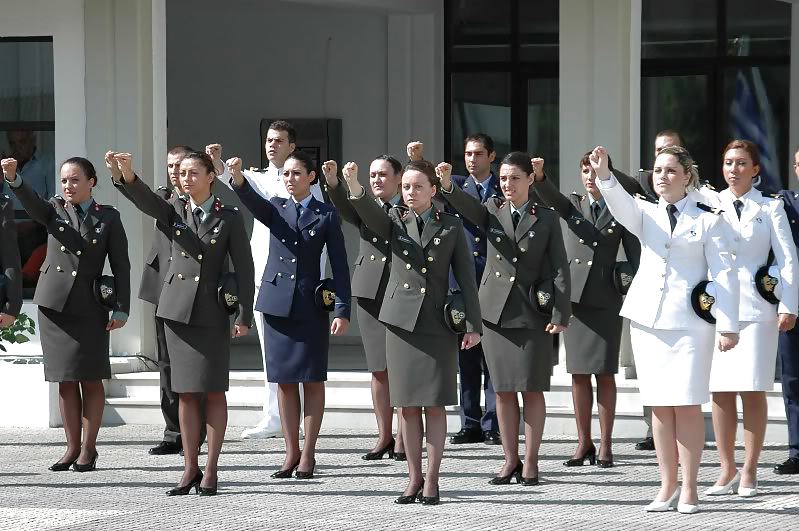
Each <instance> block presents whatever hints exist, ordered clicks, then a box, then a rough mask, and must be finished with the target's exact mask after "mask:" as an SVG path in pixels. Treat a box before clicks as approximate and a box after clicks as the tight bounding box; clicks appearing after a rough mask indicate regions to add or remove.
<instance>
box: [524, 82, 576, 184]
mask: <svg viewBox="0 0 799 531" xmlns="http://www.w3.org/2000/svg"><path fill="white" fill-rule="evenodd" d="M559 102H560V98H559V85H558V79H557V78H549V79H530V80H528V82H527V151H528V152H529V153H530V154H531V155H533V156H534V157H542V158H543V159H545V168H546V171H547V175H552V178H553V180H554V181H555V182H556V183H557V182H559V176H560V164H559V162H560V141H559V139H560V136H559V135H560V127H559V123H560V108H559ZM567 167H568V165H567ZM575 168H576V161H575Z"/></svg>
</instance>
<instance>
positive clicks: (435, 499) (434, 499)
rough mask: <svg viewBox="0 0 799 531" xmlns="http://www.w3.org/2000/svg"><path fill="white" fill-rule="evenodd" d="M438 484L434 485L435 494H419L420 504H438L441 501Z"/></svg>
mask: <svg viewBox="0 0 799 531" xmlns="http://www.w3.org/2000/svg"><path fill="white" fill-rule="evenodd" d="M439 494H440V493H439V491H438V485H436V495H435V496H424V495H423V494H421V491H420V494H419V501H420V502H421V503H422V505H438V504H439V503H441V496H440V495H439Z"/></svg>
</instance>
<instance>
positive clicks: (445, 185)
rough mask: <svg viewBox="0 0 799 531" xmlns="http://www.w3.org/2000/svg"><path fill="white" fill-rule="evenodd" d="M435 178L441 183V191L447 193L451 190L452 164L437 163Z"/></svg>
mask: <svg viewBox="0 0 799 531" xmlns="http://www.w3.org/2000/svg"><path fill="white" fill-rule="evenodd" d="M436 177H438V179H439V180H440V181H441V189H442V190H444V191H447V192H449V191H450V190H452V164H450V163H449V162H439V163H438V166H436Z"/></svg>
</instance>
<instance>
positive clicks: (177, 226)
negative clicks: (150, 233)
mask: <svg viewBox="0 0 799 531" xmlns="http://www.w3.org/2000/svg"><path fill="white" fill-rule="evenodd" d="M172 226H173V227H175V228H176V229H188V228H189V226H188V225H186V224H185V223H181V222H180V221H176V222H175V223H174V224H173V225H172Z"/></svg>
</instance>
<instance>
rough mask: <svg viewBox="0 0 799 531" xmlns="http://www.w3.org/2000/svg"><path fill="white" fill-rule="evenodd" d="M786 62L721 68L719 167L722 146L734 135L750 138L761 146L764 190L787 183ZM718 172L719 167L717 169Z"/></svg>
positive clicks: (787, 95) (717, 160) (787, 73)
mask: <svg viewBox="0 0 799 531" xmlns="http://www.w3.org/2000/svg"><path fill="white" fill-rule="evenodd" d="M789 71H790V67H789V66H755V67H746V68H734V69H732V68H731V69H727V70H725V72H724V100H723V101H724V105H723V109H724V112H723V114H722V124H723V126H722V131H724V134H725V135H726V136H725V137H723V138H721V139H720V140H721V143H720V145H719V146H720V147H719V148H718V152H717V153H716V165H717V166H718V167H719V168H720V167H721V150H722V149H724V145H726V144H727V141H729V140H731V139H733V138H741V139H744V140H751V141H752V142H754V143H755V144H757V147H758V148H759V150H760V158H761V164H760V175H761V184H760V186H758V188H760V189H761V190H763V191H764V192H770V193H774V192H778V191H779V190H782V189H783V188H785V187H786V186H787V182H784V180H783V179H784V176H786V175H788V174H789V171H790V170H791V168H788V167H787V166H786V161H785V159H786V157H785V155H786V153H789V152H790V150H791V146H789V145H788V135H789V132H788V127H789V124H788V118H789V116H790V92H789V78H790V74H789ZM717 171H718V172H719V173H720V171H721V170H720V169H719V170H717Z"/></svg>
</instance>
